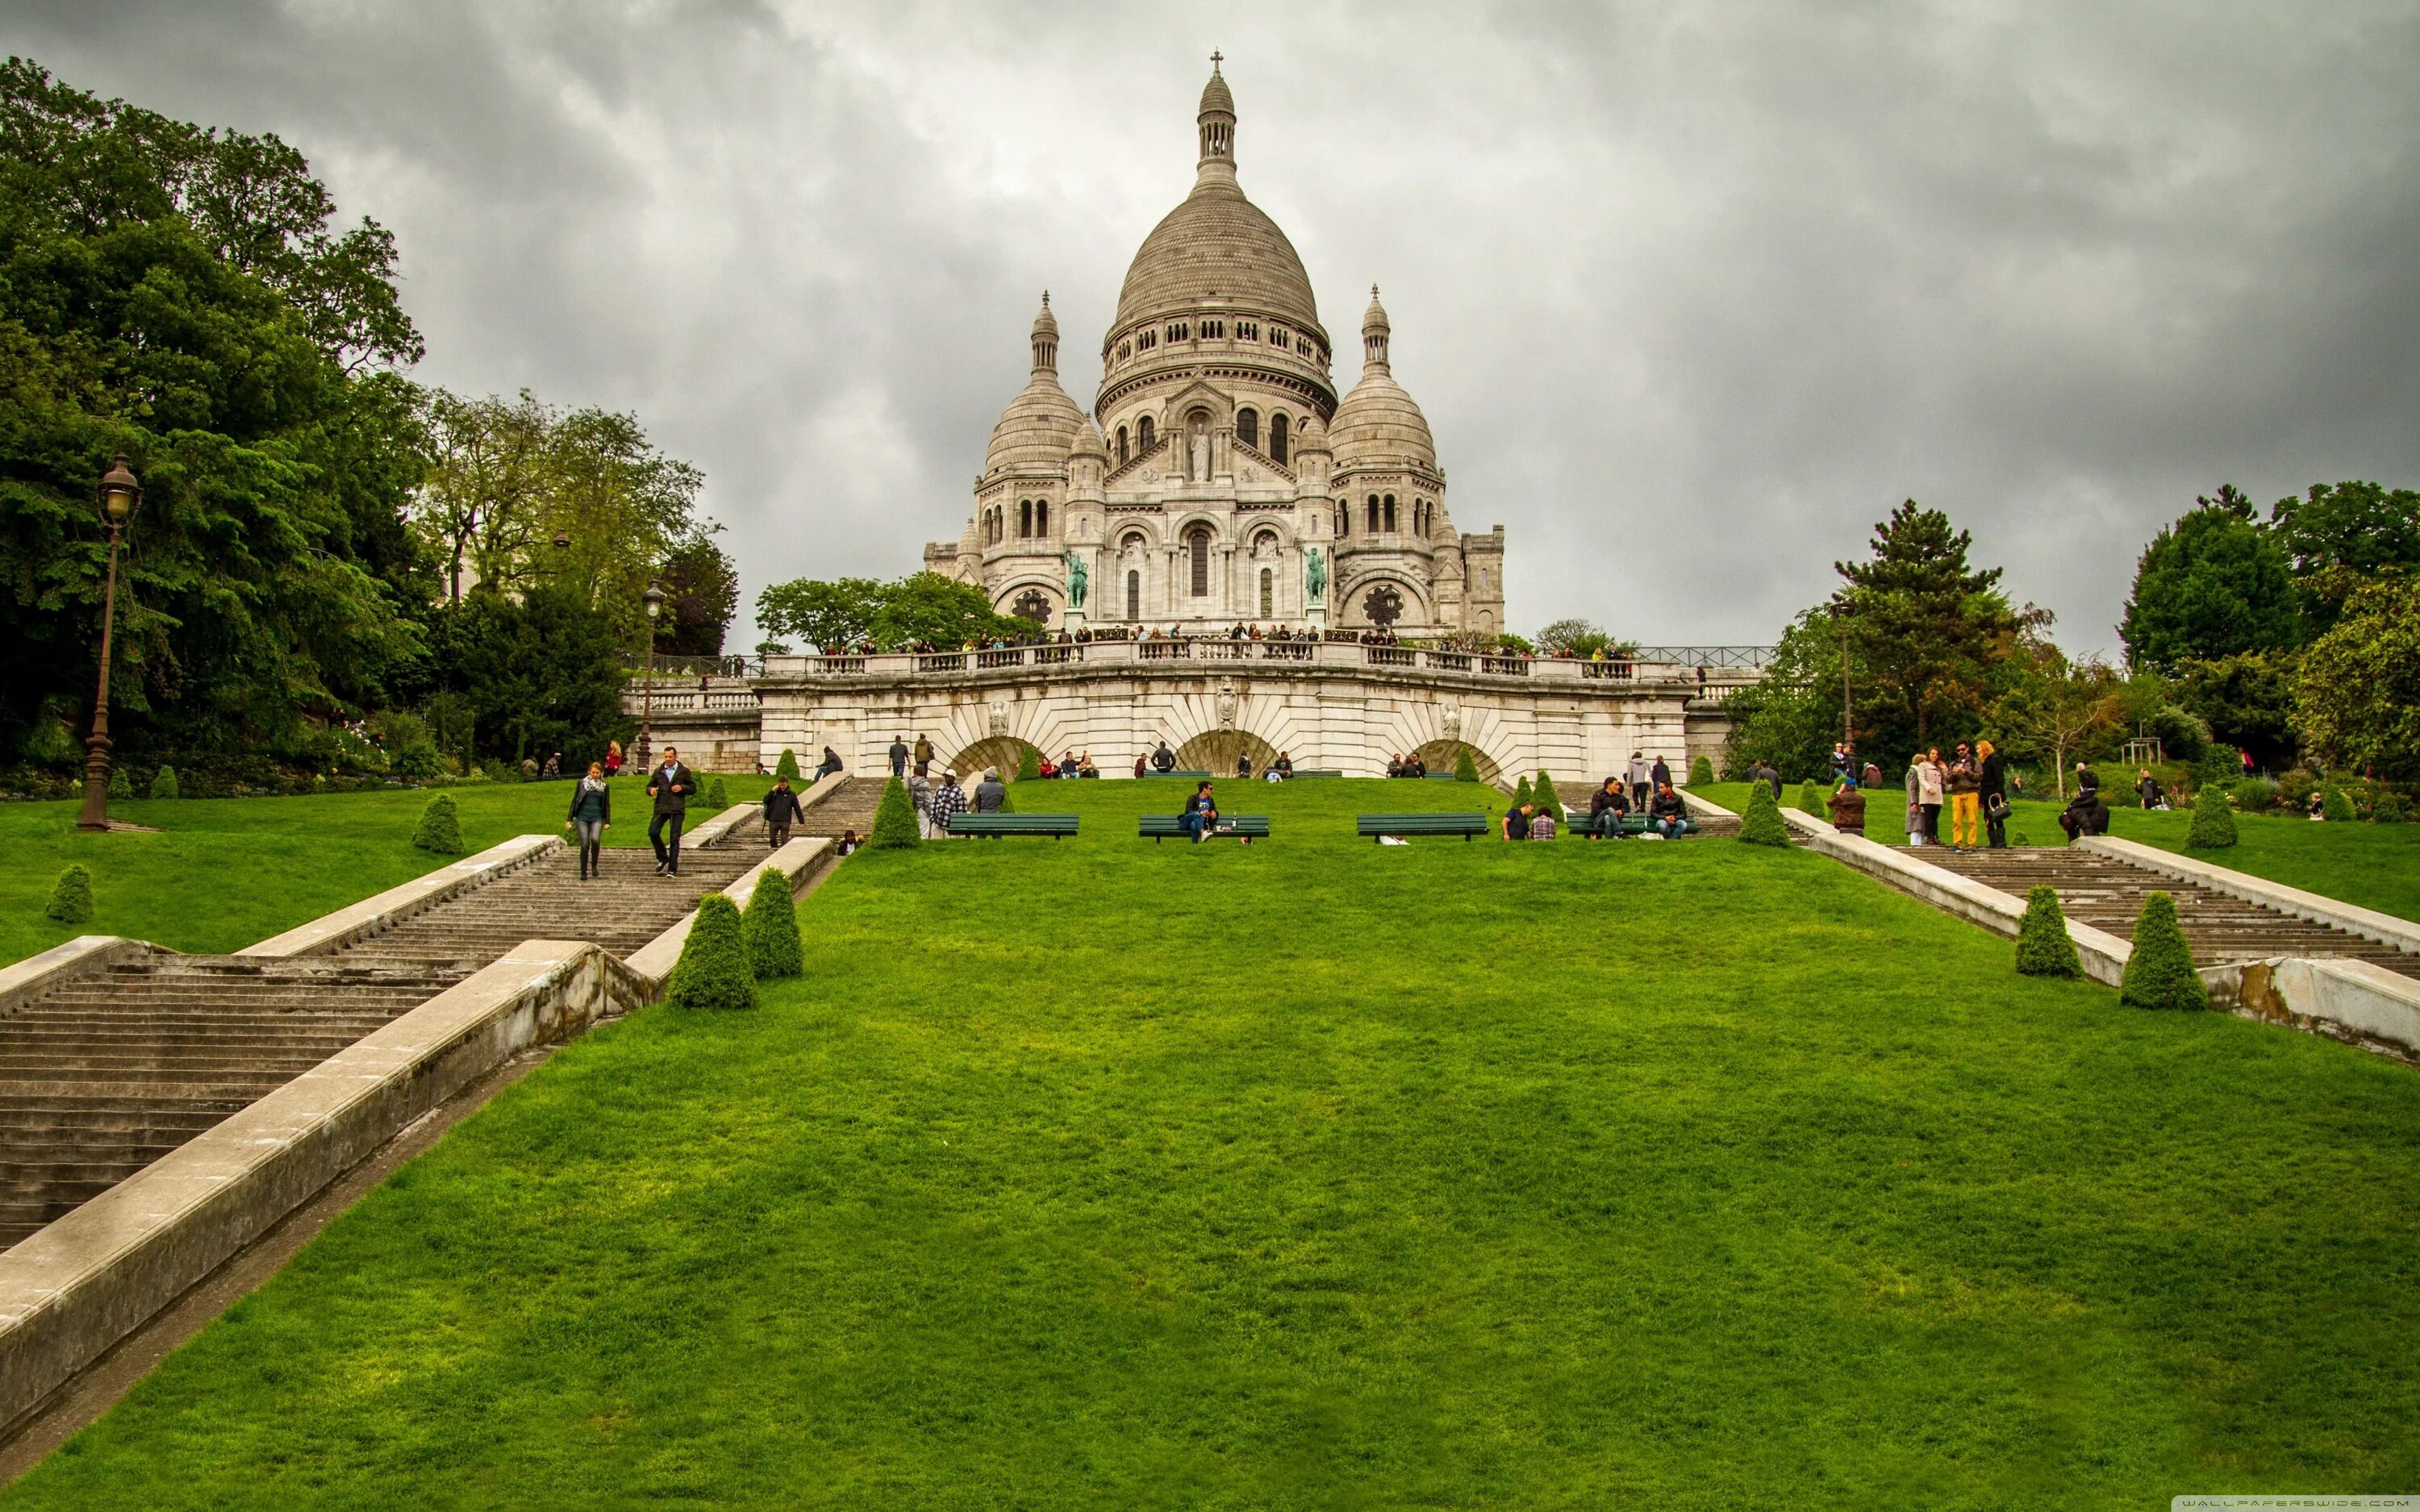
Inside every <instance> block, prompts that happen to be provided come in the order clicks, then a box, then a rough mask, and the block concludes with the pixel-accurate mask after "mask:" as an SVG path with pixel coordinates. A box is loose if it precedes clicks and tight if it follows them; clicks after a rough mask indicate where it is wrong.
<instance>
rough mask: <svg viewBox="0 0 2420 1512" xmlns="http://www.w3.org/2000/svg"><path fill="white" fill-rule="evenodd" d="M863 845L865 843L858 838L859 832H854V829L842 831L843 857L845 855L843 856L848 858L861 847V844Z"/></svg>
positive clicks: (841, 847) (841, 850) (841, 846)
mask: <svg viewBox="0 0 2420 1512" xmlns="http://www.w3.org/2000/svg"><path fill="white" fill-rule="evenodd" d="M861 843H863V842H862V841H860V840H859V839H858V838H857V831H856V830H854V829H844V830H842V831H841V832H840V854H841V855H843V856H846V855H848V854H849V853H850V852H851V851H854V850H856V849H857V848H858V846H859V845H860V844H861Z"/></svg>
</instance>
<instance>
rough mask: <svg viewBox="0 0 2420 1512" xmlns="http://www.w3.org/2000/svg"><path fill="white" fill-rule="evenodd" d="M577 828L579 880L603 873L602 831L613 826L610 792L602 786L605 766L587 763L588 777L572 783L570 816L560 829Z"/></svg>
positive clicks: (603, 844) (603, 784) (585, 879)
mask: <svg viewBox="0 0 2420 1512" xmlns="http://www.w3.org/2000/svg"><path fill="white" fill-rule="evenodd" d="M574 826H577V829H578V833H579V836H580V880H581V881H582V882H585V881H587V880H588V879H589V878H591V877H596V876H602V875H604V874H605V831H607V830H609V829H611V828H613V789H612V788H610V787H607V786H606V785H605V764H604V763H603V762H590V763H589V764H588V775H587V776H586V777H583V778H582V779H580V780H579V781H578V782H575V783H573V784H572V788H571V813H570V816H569V817H568V818H566V819H565V820H564V822H563V827H564V828H566V829H571V828H573V827H574Z"/></svg>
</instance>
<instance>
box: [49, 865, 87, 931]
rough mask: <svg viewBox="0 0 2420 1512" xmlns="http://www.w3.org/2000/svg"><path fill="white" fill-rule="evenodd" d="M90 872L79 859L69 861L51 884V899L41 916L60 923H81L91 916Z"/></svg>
mask: <svg viewBox="0 0 2420 1512" xmlns="http://www.w3.org/2000/svg"><path fill="white" fill-rule="evenodd" d="M92 911H93V903H92V873H91V872H89V871H87V870H85V865H84V863H83V862H81V861H77V862H73V863H71V864H70V866H69V867H68V869H67V870H66V871H64V872H60V873H59V879H58V881H56V882H55V883H53V884H52V885H51V901H50V902H49V903H47V904H45V905H44V906H43V908H42V917H43V918H50V919H54V920H56V921H57V922H59V923H61V924H82V923H85V922H86V921H87V920H89V919H90V918H92Z"/></svg>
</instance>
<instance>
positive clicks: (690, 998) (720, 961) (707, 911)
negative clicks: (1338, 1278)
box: [664, 892, 756, 1010]
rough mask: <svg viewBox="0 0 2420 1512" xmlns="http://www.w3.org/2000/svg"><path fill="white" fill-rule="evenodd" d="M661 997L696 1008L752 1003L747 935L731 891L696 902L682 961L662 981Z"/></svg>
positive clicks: (677, 1005) (752, 978) (751, 1005)
mask: <svg viewBox="0 0 2420 1512" xmlns="http://www.w3.org/2000/svg"><path fill="white" fill-rule="evenodd" d="M664 1001H665V1002H667V1003H670V1004H671V1005H672V1006H673V1007H675V1008H687V1009H698V1010H718V1009H740V1008H754V1007H755V1006H756V977H755V974H754V973H753V972H752V970H750V968H749V964H748V941H747V935H746V932H745V930H744V929H743V928H742V927H741V924H740V921H739V909H738V908H737V905H735V904H734V903H732V901H731V899H730V897H729V895H727V894H724V893H720V892H709V893H707V894H706V896H705V897H703V898H700V899H699V900H698V901H697V917H696V918H694V919H692V920H691V921H690V927H689V938H687V939H686V940H683V941H682V942H681V953H680V960H678V961H677V962H675V963H674V965H673V974H672V976H671V978H670V979H669V980H666V982H665V983H664Z"/></svg>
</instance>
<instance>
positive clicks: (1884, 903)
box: [0, 781, 2420, 1512]
mask: <svg viewBox="0 0 2420 1512" xmlns="http://www.w3.org/2000/svg"><path fill="white" fill-rule="evenodd" d="M1231 786H1232V785H1231ZM1175 792H1176V790H1175V789H1174V788H1173V787H1171V786H1168V785H1156V786H1155V787H1151V788H1146V787H1143V786H1142V785H1140V784H1134V783H1127V782H1099V783H1069V784H1066V785H1065V786H1064V787H1063V788H1054V789H1053V790H1051V792H1050V794H1049V795H1048V801H1047V802H1045V801H1043V795H1040V794H1036V793H1032V792H1030V791H1027V792H1020V793H1019V795H1018V796H1019V807H1020V808H1021V809H1024V810H1029V811H1042V810H1046V809H1047V810H1060V809H1072V810H1078V811H1080V812H1081V813H1083V815H1084V816H1085V819H1086V829H1085V833H1084V834H1083V835H1082V836H1081V837H1080V838H1078V839H1077V840H1074V841H1064V842H1048V841H1021V842H1020V841H1002V842H999V843H974V842H960V843H957V844H952V845H938V846H928V847H925V848H924V849H923V850H921V851H917V852H912V853H889V854H886V853H876V852H867V853H863V854H861V855H860V856H857V857H855V858H853V859H851V860H849V861H847V862H845V863H844V864H843V866H842V868H841V869H840V871H839V872H837V873H836V874H835V875H834V877H833V878H832V880H831V881H830V882H829V883H828V884H827V885H826V886H824V887H822V888H821V889H820V890H819V891H817V892H816V893H815V894H814V896H813V897H812V898H811V899H810V900H808V901H807V903H805V904H804V905H802V908H801V912H800V918H801V920H802V923H803V926H804V930H805V933H806V940H807V956H808V968H807V976H806V978H805V979H804V980H803V981H801V982H798V983H793V984H788V985H784V986H782V987H780V988H778V989H775V990H772V991H770V992H768V994H767V996H766V1001H765V1004H764V1006H763V1008H762V1009H761V1010H760V1011H756V1012H753V1013H740V1014H731V1015H721V1016H697V1015H686V1014H682V1013H678V1012H675V1011H669V1010H662V1009H658V1010H652V1011H646V1012H643V1013H641V1014H639V1015H637V1016H635V1017H633V1018H631V1019H629V1020H628V1021H625V1022H623V1023H621V1024H618V1025H616V1026H610V1027H608V1028H606V1029H603V1030H601V1031H599V1032H597V1033H595V1034H592V1035H590V1036H589V1037H588V1038H587V1039H585V1040H583V1041H580V1042H579V1043H577V1044H574V1045H572V1046H570V1047H568V1048H566V1050H565V1051H564V1052H562V1053H561V1054H560V1055H558V1056H557V1057H555V1058H554V1059H552V1060H551V1062H549V1063H548V1064H547V1065H546V1066H544V1067H542V1068H540V1069H539V1070H538V1071H537V1072H535V1073H534V1074H532V1075H531V1076H530V1077H529V1078H528V1079H526V1080H525V1081H523V1082H521V1083H520V1084H519V1085H518V1086H516V1087H514V1088H511V1089H510V1090H508V1091H506V1092H505V1093H504V1095H503V1096H502V1097H500V1098H499V1099H498V1100H497V1101H496V1102H495V1103H491V1104H490V1105H489V1107H488V1108H487V1109H486V1110H484V1111H483V1112H482V1113H481V1114H479V1115H478V1116H477V1117H475V1118H473V1119H470V1120H469V1121H467V1122H466V1123H464V1124H463V1125H462V1126H461V1127H459V1128H458V1129H457V1130H456V1131H454V1132H453V1133H452V1134H449V1135H447V1136H446V1138H445V1139H444V1140H443V1141H442V1142H441V1143H440V1144H439V1145H438V1146H437V1148H436V1149H433V1150H432V1151H430V1152H429V1153H428V1154H427V1155H425V1156H423V1157H422V1158H421V1159H420V1160H418V1161H417V1162H415V1163H413V1164H412V1165H410V1166H408V1167H406V1168H405V1169H404V1170H403V1171H402V1172H401V1173H399V1174H398V1175H397V1176H396V1178H395V1179H394V1180H390V1181H388V1182H387V1183H386V1184H385V1185H384V1186H382V1187H381V1188H380V1189H379V1190H378V1191H377V1192H375V1193H374V1194H373V1195H372V1196H369V1197H368V1198H367V1199H365V1201H364V1202H362V1203H361V1204H360V1205H359V1206H358V1207H357V1208H355V1209H354V1210H353V1211H351V1212H349V1213H348V1214H347V1215H345V1216H344V1217H342V1218H341V1219H339V1220H338V1221H337V1222H336V1223H334V1225H333V1226H331V1227H330V1228H329V1229H328V1230H327V1231H326V1232H325V1233H324V1234H323V1235H322V1236H321V1237H319V1238H318V1240H316V1241H315V1242H313V1243H312V1244H311V1246H310V1247H309V1248H308V1249H306V1250H305V1251H304V1252H303V1253H302V1256H301V1257H298V1258H297V1259H296V1261H295V1262H294V1263H293V1264H292V1265H290V1266H289V1267H288V1268H287V1270H286V1271H285V1272H284V1273H282V1274H280V1275H279V1276H278V1277H277V1278H275V1279H274V1280H273V1281H271V1283H270V1284H269V1285H268V1286H267V1287H265V1288H263V1289H262V1290H261V1291H260V1292H258V1293H257V1294H256V1295H255V1296H254V1297H252V1298H251V1299H249V1300H248V1301H246V1302H244V1303H242V1304H240V1305H239V1306H238V1307H236V1308H235V1309H234V1310H232V1311H231V1312H230V1313H229V1314H228V1315H227V1316H226V1317H225V1319H222V1320H221V1321H219V1322H218V1323H216V1324H214V1325H213V1326H212V1327H210V1328H209V1329H208V1330H207V1331H205V1332H204V1333H203V1334H202V1335H200V1336H199V1337H197V1338H196V1339H195V1340H194V1342H193V1343H192V1344H190V1345H189V1346H187V1347H186V1348H185V1349H183V1350H179V1351H178V1353H176V1354H175V1355H174V1356H173V1357H171V1358H170V1359H169V1360H168V1361H167V1362H166V1363H165V1364H164V1365H163V1366H162V1367H161V1368H160V1369H159V1370H158V1371H157V1372H155V1373H154V1374H153V1375H152V1376H151V1377H150V1378H149V1379H148V1380H147V1381H145V1382H144V1383H143V1384H142V1385H141V1386H139V1387H138V1388H137V1389H136V1391H135V1392H134V1393H133V1394H132V1396H130V1397H129V1398H128V1400H127V1401H126V1402H125V1403H123V1404H122V1405H121V1406H120V1407H119V1408H118V1409H117V1410H116V1412H113V1413H111V1414H110V1415H109V1416H108V1417H107V1418H105V1419H103V1420H102V1421H101V1423H99V1424H97V1425H96V1426H95V1427H92V1428H91V1429H89V1430H87V1431H86V1432H85V1433H84V1434H82V1435H80V1436H79V1437H77V1438H76V1439H75V1440H74V1441H72V1442H71V1443H70V1444H69V1445H68V1446H67V1447H66V1448H65V1449H63V1450H62V1451H61V1452H59V1453H58V1454H56V1455H54V1456H53V1457H52V1458H51V1459H50V1460H48V1461H47V1462H46V1463H44V1464H43V1465H42V1466H40V1467H39V1468H38V1469H37V1470H36V1471H35V1472H34V1473H32V1474H31V1475H30V1476H29V1477H27V1478H26V1479H25V1480H23V1481H22V1482H20V1483H19V1484H18V1485H17V1486H16V1487H15V1488H14V1489H12V1490H11V1491H9V1492H8V1493H7V1494H5V1495H0V1508H7V1509H12V1512H13V1509H20V1508H49V1507H56V1508H75V1509H78V1512H97V1509H117V1508H127V1509H132V1508H155V1507H212V1508H230V1507H234V1508H252V1507H260V1508H267V1507H281V1508H282V1507H291V1506H296V1505H343V1506H402V1505H410V1506H415V1507H417V1506H439V1507H456V1506H461V1507H468V1506H533V1507H535V1506H544V1507H551V1508H552V1507H616V1506H628V1505H633V1504H647V1503H653V1502H659V1501H660V1502H684V1503H690V1504H706V1505H732V1504H746V1505H763V1506H782V1507H793V1506H829V1507H847V1508H859V1507H882V1506H902V1507H1054V1508H1055V1507H1067V1506H1077V1505H1085V1506H1103V1507H1119V1508H1129V1507H1160V1506H1166V1507H1188V1508H1190V1507H1235V1508H1293V1507H1326V1506H1339V1505H1348V1506H1373V1507H1375V1506H1405V1505H1418V1506H1441V1507H1442V1506H1453V1507H1489V1508H1494V1507H1514V1506H1519V1507H1571V1508H1591V1509H1593V1508H1603V1507H1607V1506H1615V1505H1638V1506H1646V1505H1656V1506H1662V1505H1671V1506H1691V1507H1696V1506H1739V1507H1750V1506H1754V1507H1767V1506H1793V1507H1814V1506H1824V1507H1835V1506H1837V1507H1855V1508H1872V1507H1883V1506H1887V1507H1892V1508H1910V1507H2007V1508H2039V1507H2049V1506H2059V1507H2101V1506H2124V1507H2148V1506H2155V1505H2164V1504H2165V1501H2166V1499H2167V1498H2168V1497H2170V1496H2171V1495H2174V1494H2177V1493H2180V1492H2187V1491H2219V1490H2238V1491H2241V1490H2253V1489H2258V1490H2267V1491H2285V1490H2309V1491H2322V1490H2324V1491H2340V1492H2350V1491H2372V1492H2380V1491H2392V1490H2396V1489H2410V1488H2411V1487H2412V1486H2413V1485H2420V1355H2415V1353H2414V1351H2413V1350H2412V1348H2411V1340H2412V1337H2413V1336H2414V1335H2415V1331H2420V1287H2415V1281H2420V1274H2415V1273H2420V1075H2416V1074H2415V1073H2414V1072H2412V1070H2410V1069H2409V1068H2405V1067H2400V1066H2397V1065H2394V1064H2391V1063H2389V1062H2386V1061H2384V1060H2381V1059H2380V1058H2378V1057H2372V1056H2368V1055H2365V1054H2363V1053H2362V1052H2359V1051H2356V1050H2353V1049H2350V1048H2348V1047H2346V1046H2343V1045H2339V1044H2336V1043H2334V1042H2332V1041H2325V1040H2319V1039H2316V1038H2312V1037H2308V1036H2304V1035H2299V1034H2295V1033H2291V1032H2288V1031H2284V1030H2280V1029H2276V1028H2273V1027H2269V1026H2261V1025H2257V1024H2253V1023H2249V1022H2246V1021H2242V1020H2239V1019H2234V1018H2228V1017H2222V1016H2218V1015H2213V1014H2199V1015H2193V1016H2185V1015H2154V1014H2146V1013H2141V1012H2137V1011H2128V1010H2124V1009H2121V1008H2119V1007H2118V1003H2117V1000H2116V997H2115V995H2113V994H2112V993H2110V992H2108V991H2106V990H2104V989H2102V988H2099V987H2095V986H2091V985H2089V984H2085V983H2072V982H2045V981H2038V980H2024V979H2020V978H2018V977H2016V976H2015V975H2013V973H2012V972H2011V970H2010V964H2009V944H2008V942H2007V941H2005V940H2001V939H1999V938H1997V937H1995V936H1993V935H1990V934H1987V933H1984V932H1982V931H1980V930H1977V929H1975V928H1972V927H1971V926H1968V925H1964V924H1961V923H1958V922H1956V921H1954V920H1952V919H1949V918H1946V917H1944V916H1941V915H1939V914H1936V913H1934V912H1932V911H1931V910H1929V909H1927V908H1925V907H1923V906H1922V905H1920V904H1918V903H1915V902H1913V901H1912V900H1909V899H1905V898H1902V897H1900V896H1899V895H1897V894H1895V893H1893V892H1891V891H1889V890H1888V889H1885V888H1884V887H1880V886H1879V885H1877V884H1874V883H1872V882H1870V881H1869V880H1867V879H1865V878H1863V877H1861V876H1859V875H1857V874H1855V873H1854V872H1851V871H1849V870H1848V869H1846V868H1844V867H1840V866H1838V865H1837V864H1836V863H1833V862H1829V861H1826V860H1824V859H1823V858H1822V857H1819V856H1812V855H1809V854H1807V853H1805V852H1801V851H1796V850H1782V851H1765V850H1759V849H1756V848H1753V847H1746V846H1742V845H1739V844H1736V843H1735V842H1731V841H1706V840H1700V841H1691V842H1685V843H1682V844H1626V845H1602V844H1600V845H1587V844H1578V843H1573V844H1561V845H1552V846H1547V845H1527V846H1519V847H1513V846H1507V845H1503V844H1500V843H1491V842H1485V841H1479V842H1471V843H1464V842H1461V841H1415V842H1414V843H1413V844H1412V845H1410V846H1407V847H1404V848H1392V847H1387V848H1381V847H1376V846H1373V845H1370V844H1368V843H1366V842H1361V841H1356V840H1355V839H1354V838H1353V837H1352V834H1351V827H1352V825H1351V816H1352V814H1353V813H1354V812H1356V811H1357V810H1364V809H1367V810H1379V809H1392V808H1399V807H1408V806H1414V805H1418V806H1434V807H1450V806H1454V805H1455V804H1456V802H1457V801H1459V802H1467V801H1468V800H1469V797H1470V795H1469V793H1468V790H1466V789H1456V788H1453V787H1450V786H1449V785H1447V784H1445V783H1398V784H1389V785H1388V786H1385V787H1381V786H1380V785H1379V784H1378V783H1376V782H1333V781H1331V782H1303V783H1297V784H1294V785H1292V786H1290V787H1287V788H1282V789H1277V790H1263V789H1255V790H1253V794H1252V797H1251V799H1250V800H1249V801H1242V800H1241V799H1240V798H1239V796H1238V795H1234V794H1233V793H1232V792H1231V793H1230V795H1229V806H1230V807H1231V808H1232V809H1234V810H1254V811H1260V810H1265V811H1267V812H1269V813H1270V814H1271V815H1272V817H1273V821H1274V824H1275V827H1276V838H1275V839H1274V841H1271V842H1268V843H1264V844H1259V845H1255V846H1253V847H1251V848H1249V849H1245V848H1242V847H1239V846H1236V845H1233V844H1214V845H1205V846H1200V847H1194V846H1186V845H1174V844H1169V845H1156V846H1155V845H1151V844H1147V843H1143V842H1140V841H1136V840H1134V839H1133V838H1132V825H1133V815H1134V814H1135V813H1136V812H1137V811H1138V810H1140V809H1141V808H1143V807H1144V806H1145V805H1146V804H1147V805H1148V806H1149V807H1150V808H1151V809H1153V810H1162V809H1172V808H1173V807H1174V805H1173V802H1172V801H1171V800H1172V798H1173V796H1174V794H1175ZM356 890H358V889H356Z"/></svg>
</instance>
